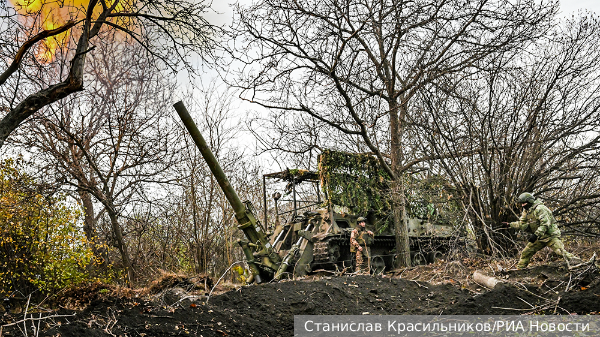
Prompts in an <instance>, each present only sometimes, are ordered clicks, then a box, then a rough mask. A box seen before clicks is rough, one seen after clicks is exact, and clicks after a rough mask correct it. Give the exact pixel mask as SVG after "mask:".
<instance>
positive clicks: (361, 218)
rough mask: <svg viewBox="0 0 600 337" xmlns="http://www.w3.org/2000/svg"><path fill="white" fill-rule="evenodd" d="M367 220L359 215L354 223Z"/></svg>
mask: <svg viewBox="0 0 600 337" xmlns="http://www.w3.org/2000/svg"><path fill="white" fill-rule="evenodd" d="M365 221H367V219H365V218H363V217H362V216H361V217H359V218H358V219H356V223H361V222H365Z"/></svg>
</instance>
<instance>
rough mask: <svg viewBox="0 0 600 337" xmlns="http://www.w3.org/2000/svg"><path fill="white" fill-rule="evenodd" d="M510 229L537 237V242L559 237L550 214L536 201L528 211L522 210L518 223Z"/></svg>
mask: <svg viewBox="0 0 600 337" xmlns="http://www.w3.org/2000/svg"><path fill="white" fill-rule="evenodd" d="M510 227H512V228H517V229H520V230H524V231H526V232H528V233H533V234H535V235H537V237H538V240H548V239H551V238H558V237H560V230H559V229H558V224H557V222H556V219H554V216H553V215H552V212H551V211H550V210H549V209H548V207H546V206H545V205H544V204H543V203H542V202H541V201H539V200H536V201H535V202H534V203H533V205H532V206H531V207H530V208H529V209H524V210H523V214H521V218H519V220H518V221H515V222H511V223H510Z"/></svg>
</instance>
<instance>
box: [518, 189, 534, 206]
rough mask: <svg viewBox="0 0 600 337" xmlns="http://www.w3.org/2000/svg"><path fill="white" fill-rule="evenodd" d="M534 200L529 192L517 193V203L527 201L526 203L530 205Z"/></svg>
mask: <svg viewBox="0 0 600 337" xmlns="http://www.w3.org/2000/svg"><path fill="white" fill-rule="evenodd" d="M534 202H535V198H534V197H533V194H531V193H529V192H525V193H521V195H519V203H521V204H525V203H527V205H528V206H530V205H533V203H534Z"/></svg>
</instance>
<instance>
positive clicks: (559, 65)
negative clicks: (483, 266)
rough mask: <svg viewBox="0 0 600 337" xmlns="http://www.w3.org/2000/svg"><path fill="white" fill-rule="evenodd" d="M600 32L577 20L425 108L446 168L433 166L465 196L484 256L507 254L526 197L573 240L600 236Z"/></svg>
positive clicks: (434, 92)
mask: <svg viewBox="0 0 600 337" xmlns="http://www.w3.org/2000/svg"><path fill="white" fill-rule="evenodd" d="M599 32H600V21H599V20H598V17H597V16H594V15H583V16H581V17H578V18H573V19H570V20H567V21H566V22H563V23H561V24H560V25H557V26H556V27H555V28H554V29H553V30H552V31H551V32H550V33H549V34H548V35H547V36H545V37H544V38H543V39H541V40H539V41H538V43H537V44H535V45H531V46H529V48H527V49H526V50H521V51H519V52H518V53H505V54H503V55H500V56H499V57H497V58H496V59H495V60H494V61H493V62H492V63H491V64H490V66H489V69H488V70H487V71H485V72H480V73H478V74H477V76H472V77H468V78H463V79H460V80H456V79H453V78H450V79H448V81H447V82H445V83H446V84H448V83H451V84H452V87H449V86H446V85H444V83H440V85H438V86H436V87H431V88H430V90H428V91H426V92H424V93H423V94H422V95H421V96H420V97H419V99H418V100H416V101H418V102H419V103H418V104H415V106H416V107H418V108H417V109H416V110H420V111H421V112H422V113H420V114H417V113H416V114H414V115H413V117H414V118H413V120H412V121H413V122H414V124H415V125H417V126H418V128H419V129H420V130H422V131H421V132H419V133H418V135H419V136H420V139H421V144H422V148H421V150H422V151H424V152H425V153H428V154H429V155H430V156H431V157H435V156H437V157H438V158H440V159H439V161H435V162H431V165H432V166H433V167H437V168H438V169H441V170H442V172H443V173H444V175H445V176H448V177H450V178H451V179H452V181H453V183H454V184H455V186H457V187H459V188H458V190H459V191H460V193H461V194H462V195H461V197H462V198H463V203H464V205H465V208H466V209H467V210H468V212H469V214H470V216H471V221H472V223H473V224H477V228H478V229H479V233H480V235H478V239H479V240H480V242H479V246H480V248H481V249H483V250H484V251H486V252H490V253H492V252H499V251H503V250H504V248H506V246H505V245H502V238H503V237H504V235H506V234H507V233H508V232H507V231H505V230H501V231H499V232H495V231H496V230H498V229H499V228H501V227H502V225H501V222H503V221H512V220H514V219H515V217H516V216H517V215H518V212H519V210H518V208H517V207H516V206H515V200H516V196H518V195H519V194H520V193H522V192H535V193H536V194H537V196H538V197H541V198H543V199H545V200H546V202H547V203H548V204H549V206H551V207H552V208H553V209H554V215H555V216H556V217H557V218H558V219H560V220H562V222H563V224H564V225H566V226H569V227H572V230H578V231H580V232H584V233H586V234H587V235H598V233H599V231H598V224H599V222H598V220H599V219H598V215H599V213H598V210H599V206H600V188H598V186H599V185H598V183H599V180H598V175H597V172H598V169H599V168H600V167H599V166H598V165H600V161H599V159H598V151H599V149H600V133H599V132H598V130H600V124H599V120H600V103H599V102H600V97H599V95H600V86H599V85H600V75H599V74H600V64H599V63H598V61H597V60H598V58H599V57H600V49H598V43H597V41H598V40H599V38H600V36H599ZM457 83H459V84H457ZM449 93H450V94H449ZM576 224H577V225H578V226H576V227H573V226H571V225H576ZM498 233H500V234H498ZM496 244H500V245H499V246H497V245H496Z"/></svg>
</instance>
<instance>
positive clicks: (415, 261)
mask: <svg viewBox="0 0 600 337" xmlns="http://www.w3.org/2000/svg"><path fill="white" fill-rule="evenodd" d="M411 256H412V265H413V266H422V265H425V264H427V259H426V258H425V255H423V253H421V252H415V253H414V255H413V254H412V253H411Z"/></svg>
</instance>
